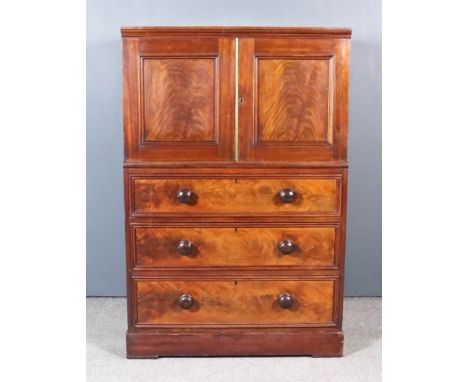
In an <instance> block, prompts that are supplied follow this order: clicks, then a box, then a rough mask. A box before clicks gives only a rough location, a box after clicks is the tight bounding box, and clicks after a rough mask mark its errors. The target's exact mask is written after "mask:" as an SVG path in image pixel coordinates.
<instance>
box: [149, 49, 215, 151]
mask: <svg viewBox="0 0 468 382" xmlns="http://www.w3.org/2000/svg"><path fill="white" fill-rule="evenodd" d="M216 65H217V63H216V60H215V59H214V58H152V59H145V60H144V61H143V69H142V72H143V86H144V87H143V89H142V95H143V101H142V102H143V104H144V116H143V118H144V121H143V122H144V124H143V131H144V133H143V142H149V141H154V142H176V141H178V142H199V141H202V142H203V141H209V142H213V143H214V142H215V141H216V138H217V126H216V123H217V115H216V114H217V112H216V108H217V99H218V97H217V94H216V93H217V91H216Z"/></svg>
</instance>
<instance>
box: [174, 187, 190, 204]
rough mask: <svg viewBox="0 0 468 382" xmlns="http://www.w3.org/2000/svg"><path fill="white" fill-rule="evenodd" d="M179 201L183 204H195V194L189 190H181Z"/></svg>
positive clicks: (178, 196) (178, 194)
mask: <svg viewBox="0 0 468 382" xmlns="http://www.w3.org/2000/svg"><path fill="white" fill-rule="evenodd" d="M177 199H179V202H181V203H185V204H191V203H192V202H193V192H192V191H191V190H189V189H188V188H181V189H180V190H179V192H177Z"/></svg>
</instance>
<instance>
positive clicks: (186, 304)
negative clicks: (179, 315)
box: [179, 293, 193, 309]
mask: <svg viewBox="0 0 468 382" xmlns="http://www.w3.org/2000/svg"><path fill="white" fill-rule="evenodd" d="M179 306H180V307H181V308H182V309H190V308H191V307H192V306H193V297H192V296H190V295H189V294H185V293H184V294H183V295H181V296H180V297H179Z"/></svg>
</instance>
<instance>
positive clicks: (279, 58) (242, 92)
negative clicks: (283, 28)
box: [239, 37, 349, 163]
mask: <svg viewBox="0 0 468 382" xmlns="http://www.w3.org/2000/svg"><path fill="white" fill-rule="evenodd" d="M348 66H349V40H348V39H334V38H323V39H313V38H311V39H305V38H281V37H278V38H262V37H245V38H240V39H239V97H241V98H242V99H243V101H244V102H243V103H242V104H241V105H239V126H240V128H239V158H240V160H241V161H261V162H276V161H288V162H290V163H293V162H301V161H304V159H306V160H307V161H316V160H321V161H336V160H338V161H339V160H347V135H348V98H347V96H346V95H347V94H348V83H349V75H348Z"/></svg>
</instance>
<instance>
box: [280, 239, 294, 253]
mask: <svg viewBox="0 0 468 382" xmlns="http://www.w3.org/2000/svg"><path fill="white" fill-rule="evenodd" d="M278 248H279V251H280V252H281V253H282V254H283V255H289V254H290V253H292V252H293V251H294V242H293V241H292V240H281V241H280V242H279V244H278Z"/></svg>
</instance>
